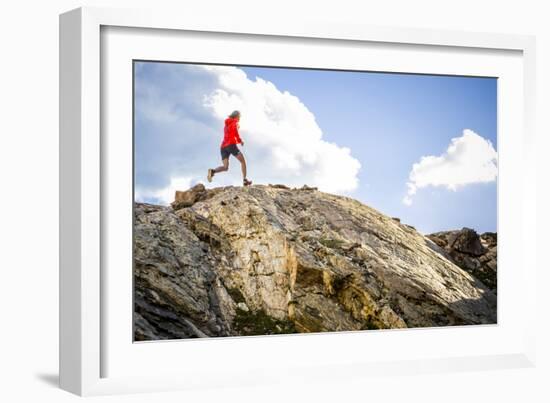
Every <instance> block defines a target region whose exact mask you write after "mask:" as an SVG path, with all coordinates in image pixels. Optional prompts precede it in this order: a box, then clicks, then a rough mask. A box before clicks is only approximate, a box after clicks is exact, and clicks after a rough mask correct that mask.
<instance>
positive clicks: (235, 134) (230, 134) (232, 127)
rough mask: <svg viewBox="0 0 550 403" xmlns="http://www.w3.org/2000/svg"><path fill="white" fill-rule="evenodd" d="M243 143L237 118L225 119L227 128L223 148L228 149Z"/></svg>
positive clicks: (224, 132) (224, 133) (225, 128)
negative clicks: (232, 145)
mask: <svg viewBox="0 0 550 403" xmlns="http://www.w3.org/2000/svg"><path fill="white" fill-rule="evenodd" d="M240 143H242V140H241V137H240V136H239V122H238V121H237V119H235V118H227V119H225V127H224V129H223V141H222V145H221V148H224V147H227V146H229V145H231V144H240Z"/></svg>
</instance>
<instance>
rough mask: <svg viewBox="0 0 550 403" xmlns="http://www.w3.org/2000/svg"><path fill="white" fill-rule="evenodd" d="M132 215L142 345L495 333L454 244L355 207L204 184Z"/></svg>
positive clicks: (487, 299)
mask: <svg viewBox="0 0 550 403" xmlns="http://www.w3.org/2000/svg"><path fill="white" fill-rule="evenodd" d="M134 215H135V228H134V279H135V282H134V283H135V290H134V293H135V314H134V319H135V339H136V340H158V339H178V338H189V337H212V336H236V335H253V334H277V333H294V332H323V331H343V330H373V329H388V328H406V327H426V326H452V325H468V324H489V323H496V295H495V292H493V291H492V290H491V289H490V288H489V287H488V286H487V285H486V284H484V283H483V282H482V281H480V280H479V279H478V278H476V277H475V276H474V275H473V274H474V272H473V271H470V272H468V271H467V270H464V269H463V268H461V267H459V265H457V264H456V263H455V260H453V258H452V257H451V255H452V253H450V252H448V251H447V250H446V249H445V248H446V247H447V245H449V244H450V243H449V241H447V244H443V242H442V241H440V238H445V239H447V236H446V235H445V236H439V235H438V236H434V237H431V238H432V239H430V238H429V237H425V236H423V235H422V234H420V233H418V232H417V231H416V230H415V229H414V228H413V227H410V226H408V225H406V224H402V223H400V222H399V221H398V220H397V219H392V218H390V217H387V216H385V215H383V214H381V213H380V212H378V211H376V210H374V209H372V208H371V207H369V206H366V205H364V204H361V203H360V202H358V201H356V200H353V199H351V198H347V197H342V196H335V195H331V194H327V193H323V192H320V191H318V190H316V189H315V188H310V187H307V186H305V187H303V188H300V189H289V188H287V187H286V186H284V185H270V186H263V185H254V186H251V187H247V188H243V187H225V188H216V189H211V190H207V189H205V188H204V186H202V185H197V186H195V187H194V188H192V189H191V190H189V191H186V192H178V193H177V194H176V200H175V201H174V203H173V204H172V206H171V207H164V206H155V205H150V204H140V203H136V204H135V209H134ZM452 245H453V247H455V246H456V245H458V244H457V243H456V242H452ZM495 245H496V237H495ZM465 253H469V252H465ZM495 259H496V254H495Z"/></svg>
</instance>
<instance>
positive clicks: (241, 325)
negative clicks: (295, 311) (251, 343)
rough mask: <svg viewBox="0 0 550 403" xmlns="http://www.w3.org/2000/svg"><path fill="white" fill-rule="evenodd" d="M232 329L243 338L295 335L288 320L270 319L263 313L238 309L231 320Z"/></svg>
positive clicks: (292, 324) (292, 326) (291, 323)
mask: <svg viewBox="0 0 550 403" xmlns="http://www.w3.org/2000/svg"><path fill="white" fill-rule="evenodd" d="M233 327H234V329H235V330H236V331H237V332H238V333H239V334H241V335H243V336H259V335H267V334H289V333H297V330H296V328H295V327H294V323H293V322H291V321H290V320H279V319H275V318H272V317H271V316H269V315H267V314H266V313H265V312H264V311H255V312H253V311H248V312H246V311H244V310H242V309H239V308H237V314H236V316H235V319H234V320H233Z"/></svg>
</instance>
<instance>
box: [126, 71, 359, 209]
mask: <svg viewBox="0 0 550 403" xmlns="http://www.w3.org/2000/svg"><path fill="white" fill-rule="evenodd" d="M136 76H137V84H136V117H137V121H136V194H139V195H140V196H141V197H148V198H149V199H154V200H158V201H161V200H160V199H162V202H164V200H165V197H164V195H165V194H166V192H169V191H171V188H172V186H173V183H174V178H186V180H187V179H188V180H189V184H190V185H192V184H194V183H196V182H203V183H204V182H205V175H206V171H207V169H208V168H211V167H215V166H217V165H219V164H220V163H221V160H220V156H219V145H220V143H221V140H222V137H223V121H224V119H225V118H226V117H227V115H228V114H229V113H231V112H232V111H233V110H235V109H238V110H240V111H241V113H242V117H241V122H240V125H241V130H240V132H241V137H242V138H243V140H244V142H245V146H244V147H242V151H243V152H244V154H245V157H246V159H247V165H248V176H249V177H250V179H252V180H253V181H254V183H263V184H267V183H284V184H286V185H289V186H301V185H303V184H308V185H310V186H317V187H319V189H321V190H324V191H327V192H334V193H347V192H351V191H353V190H354V189H356V187H357V186H358V178H357V174H358V172H359V169H360V167H361V165H360V163H359V161H358V160H356V159H355V158H354V157H353V156H352V155H351V151H350V150H349V149H348V148H346V147H340V146H338V145H337V144H334V143H330V142H327V141H325V140H323V133H322V130H321V128H320V127H319V126H318V124H317V122H316V120H315V116H314V115H313V114H312V113H311V111H310V110H309V109H308V108H307V107H306V106H305V105H304V104H303V103H302V102H301V101H300V99H299V98H298V97H296V96H294V95H292V94H290V93H289V92H288V91H281V90H279V89H278V88H277V87H276V86H275V85H274V84H273V83H271V82H269V81H266V80H263V79H261V78H259V77H256V78H255V79H254V80H252V79H250V78H249V77H247V76H246V74H245V72H244V71H243V70H241V69H239V68H236V67H226V66H193V65H181V64H180V65H176V64H173V65H171V64H155V65H153V64H149V65H145V66H144V68H140V69H139V70H138V71H137V75H136ZM185 183H187V182H185ZM185 183H182V184H185ZM241 183H242V181H241V176H240V164H239V163H238V161H237V160H236V159H233V158H231V159H230V172H229V173H224V174H220V175H217V176H216V177H215V178H214V182H213V183H212V184H210V185H209V184H208V183H205V185H208V186H224V185H228V184H233V185H238V184H241ZM144 189H148V190H147V192H145V191H144ZM161 194H162V195H163V196H162V197H160V195H161ZM172 198H173V193H172V195H171V196H170V198H169V200H170V201H171V199H172ZM136 199H137V197H136ZM138 200H139V199H138Z"/></svg>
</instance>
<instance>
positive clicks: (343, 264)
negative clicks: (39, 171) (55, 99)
mask: <svg viewBox="0 0 550 403" xmlns="http://www.w3.org/2000/svg"><path fill="white" fill-rule="evenodd" d="M60 44H61V54H60V83H61V84H60V96H61V101H60V110H61V112H60V113H61V119H60V127H61V129H60V137H61V141H60V184H61V190H60V202H61V210H60V211H61V218H60V233H61V235H60V243H61V263H60V383H61V385H62V387H63V388H64V389H67V390H69V391H72V392H74V393H77V394H82V395H92V394H108V393H124V392H139V391H155V390H166V389H182V388H190V387H205V388H206V387H214V386H223V385H229V384H231V385H235V384H238V385H247V384H256V383H262V382H273V381H281V380H283V381H290V380H291V379H293V377H295V376H296V374H300V376H301V377H302V378H303V377H306V378H309V379H316V380H320V379H323V377H326V376H328V375H327V374H328V373H330V376H331V377H334V376H335V373H337V374H338V375H336V376H339V377H342V379H345V377H347V376H349V374H352V373H353V374H354V376H368V375H369V374H370V373H372V372H373V371H375V370H376V372H377V373H380V371H382V372H384V371H386V372H387V373H405V374H407V373H414V372H417V371H418V370H419V369H421V370H423V371H434V372H435V371H441V370H451V371H452V370H454V369H458V368H460V369H462V370H464V369H466V370H468V369H471V370H474V369H480V368H502V367H519V366H529V365H532V360H533V351H534V350H533V349H534V345H533V337H534V335H533V331H532V327H531V323H530V322H529V321H528V320H526V321H525V322H521V323H518V321H517V320H516V318H517V317H518V315H520V312H523V313H522V315H523V316H524V314H525V312H526V311H529V309H526V307H528V306H531V305H532V304H534V298H535V297H534V284H533V281H534V280H533V279H534V278H535V277H534V275H533V273H534V272H535V270H536V266H535V262H534V260H533V259H534V256H533V255H532V254H529V253H527V250H526V249H525V239H526V238H525V237H526V236H527V234H528V233H529V231H530V230H531V228H533V227H534V225H535V216H534V214H535V212H534V208H533V204H532V203H534V202H533V199H532V197H533V192H534V184H533V183H532V182H531V181H529V179H528V178H530V176H529V173H530V172H532V170H534V166H531V165H530V159H529V156H530V155H531V153H532V152H533V147H534V144H533V136H532V132H531V125H532V119H533V115H532V114H533V112H532V106H531V102H532V94H533V89H534V74H533V68H534V67H533V57H534V55H533V52H534V44H533V39H532V38H530V37H524V36H516V35H499V34H476V33H463V32H451V31H449V32H447V31H437V32H431V31H422V30H411V29H402V28H400V29H385V28H372V27H363V26H356V25H344V24H337V23H318V22H315V21H309V22H304V23H301V24H296V25H292V24H289V25H287V26H285V28H281V27H279V26H277V25H276V24H271V23H269V22H266V21H257V20H254V21H248V22H243V21H241V22H239V23H237V22H236V21H230V22H227V21H226V22H222V21H219V22H217V21H216V22H212V21H205V20H203V19H200V18H191V17H190V16H187V17H184V18H181V16H178V18H175V17H174V16H173V15H170V14H168V13H167V14H164V13H155V12H149V11H147V12H145V11H138V10H124V11H122V10H108V9H95V8H92V9H88V8H85V9H78V10H74V11H71V12H68V13H66V14H63V15H62V16H61V18H60ZM497 251H498V253H497ZM518 293H520V294H521V298H522V301H525V305H524V306H519V305H518V304H517V302H515V301H517V295H518ZM213 360H215V361H216V366H215V367H214V366H212V365H211V363H212V361H213Z"/></svg>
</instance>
